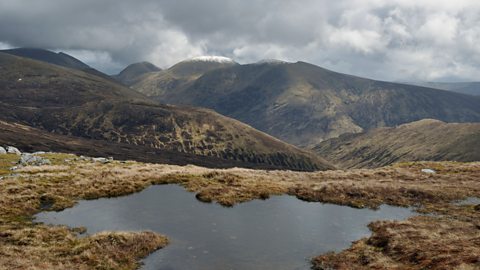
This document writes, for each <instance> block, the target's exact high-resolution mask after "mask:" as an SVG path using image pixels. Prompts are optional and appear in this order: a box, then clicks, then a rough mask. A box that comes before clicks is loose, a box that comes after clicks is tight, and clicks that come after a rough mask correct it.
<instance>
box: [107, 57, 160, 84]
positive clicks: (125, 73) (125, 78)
mask: <svg viewBox="0 0 480 270" xmlns="http://www.w3.org/2000/svg"><path fill="white" fill-rule="evenodd" d="M157 71H161V69H160V68H159V67H157V66H155V65H154V64H152V63H149V62H140V63H135V64H131V65H129V66H127V67H126V68H125V69H123V70H122V71H121V72H120V73H119V74H117V75H114V76H113V77H114V78H115V79H117V80H118V81H119V82H121V83H123V84H125V85H128V86H130V85H132V84H135V83H136V82H138V80H139V79H140V77H141V76H143V75H145V74H147V73H150V72H157Z"/></svg>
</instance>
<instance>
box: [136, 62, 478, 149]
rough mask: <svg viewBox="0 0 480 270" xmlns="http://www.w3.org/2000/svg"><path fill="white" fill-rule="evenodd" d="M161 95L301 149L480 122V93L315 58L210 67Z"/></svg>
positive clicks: (152, 93) (161, 98)
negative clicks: (414, 126)
mask: <svg viewBox="0 0 480 270" xmlns="http://www.w3.org/2000/svg"><path fill="white" fill-rule="evenodd" d="M134 87H135V88H136V89H137V90H138V91H141V92H144V93H145V94H147V95H150V96H152V97H153V98H155V99H156V100H159V101H161V102H165V103H170V104H188V105H194V106H200V107H206V108H211V109H214V110H215V111H217V112H219V113H221V114H223V115H226V116H229V117H233V118H235V119H238V120H240V121H242V122H245V123H248V124H250V125H252V126H253V127H254V128H257V129H259V130H261V131H264V132H266V133H268V134H270V135H273V136H275V137H277V138H280V139H281V140H284V141H287V142H289V143H292V144H294V145H297V146H301V147H311V146H314V145H316V144H318V143H319V142H321V141H323V140H325V139H328V138H333V137H337V136H339V135H341V134H344V133H358V132H362V131H364V130H369V129H372V128H376V127H382V126H395V125H398V124H403V123H408V122H412V121H416V120H420V119H424V118H435V119H440V120H442V121H446V122H476V121H480V98H476V97H475V98H472V97H471V96H466V95H462V94H457V93H452V92H447V91H441V90H435V89H430V88H424V87H418V86H412V85H405V84H398V83H389V82H382V81H375V80H369V79H364V78H359V77H355V76H350V75H345V74H340V73H336V72H333V71H329V70H326V69H323V68H320V67H318V66H315V65H311V64H308V63H303V62H297V63H284V62H273V61H269V62H265V63H257V64H249V65H235V66H232V67H227V68H221V69H216V70H212V71H209V72H207V73H205V74H204V75H202V76H201V77H199V78H198V79H196V80H195V81H192V82H190V83H189V84H188V85H187V86H185V85H184V86H180V87H175V85H172V87H171V89H170V90H168V91H167V90H165V88H162V90H161V91H152V90H151V89H144V88H142V87H143V85H142V82H139V83H138V84H136V85H135V86H134Z"/></svg>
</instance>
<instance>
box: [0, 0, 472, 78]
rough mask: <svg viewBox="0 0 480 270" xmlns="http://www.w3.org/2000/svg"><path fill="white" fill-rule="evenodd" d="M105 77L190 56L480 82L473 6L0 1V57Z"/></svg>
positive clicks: (429, 1) (449, 0) (408, 0)
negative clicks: (13, 51)
mask: <svg viewBox="0 0 480 270" xmlns="http://www.w3.org/2000/svg"><path fill="white" fill-rule="evenodd" d="M8 47H40V48H46V49H52V50H56V51H64V52H67V53H69V54H71V55H73V56H75V57H77V58H79V59H81V60H83V61H85V62H86V63H87V64H89V65H91V66H93V67H95V68H98V69H100V70H102V71H105V72H107V73H115V72H117V71H118V70H120V69H121V68H123V67H124V66H125V65H127V64H130V63H133V62H138V61H150V62H152V63H154V64H156V65H158V66H160V67H162V68H165V67H168V66H170V65H172V64H174V63H176V62H178V61H180V60H183V59H186V58H190V57H194V56H199V55H223V56H227V57H231V58H233V59H234V60H236V61H237V62H239V63H249V62H256V61H258V60H260V59H265V58H275V59H282V60H287V61H298V60H302V61H306V62H310V63H314V64H317V65H319V66H322V67H326V68H329V69H332V70H335V71H340V72H344V73H350V74H355V75H360V76H365V77H370V78H376V79H384V80H443V81H448V80H475V81H480V1H478V0H455V1H453V0H443V1H442V0H331V1H327V0H301V1H299V0H291V1H290V0H283V1H282V0H255V1H246V0H201V1H200V0H175V1H173V0H136V1H126V0H81V1H80V0H34V1H32V0H0V48H8Z"/></svg>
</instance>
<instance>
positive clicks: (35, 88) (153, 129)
mask: <svg viewBox="0 0 480 270" xmlns="http://www.w3.org/2000/svg"><path fill="white" fill-rule="evenodd" d="M0 67H1V68H0V105H1V106H0V119H1V120H4V121H7V122H10V123H19V124H24V125H28V126H32V127H35V128H40V129H44V130H47V131H50V132H54V133H57V134H62V135H71V136H77V137H82V138H87V139H96V140H105V141H109V142H116V143H126V144H130V145H140V146H145V147H149V148H151V149H157V150H160V149H165V150H168V151H176V152H181V153H188V154H194V155H202V156H211V157H217V158H221V159H225V160H234V161H239V162H244V163H255V164H263V165H266V166H276V167H282V168H290V169H298V170H313V169H325V168H330V166H329V165H328V164H327V163H326V162H324V161H323V160H321V159H319V158H317V157H316V156H314V155H313V154H310V153H309V152H305V151H302V150H299V149H297V148H295V147H293V146H291V145H288V144H285V143H283V142H281V141H279V140H277V139H275V138H273V137H270V136H268V135H266V134H264V133H262V132H259V131H257V130H254V129H252V128H251V127H249V126H247V125H245V124H242V123H240V122H238V121H236V120H233V119H229V118H227V117H224V116H221V115H219V114H217V113H215V112H213V111H210V110H206V109H198V108H191V107H176V106H167V105H160V104H157V103H155V102H153V101H149V100H147V99H146V98H145V97H144V96H143V95H141V94H139V93H137V92H135V91H132V90H131V89H129V88H126V87H123V86H121V85H119V84H117V83H114V82H111V81H108V80H104V79H102V78H100V77H97V76H92V75H90V74H87V73H85V72H82V71H77V70H72V69H66V68H62V67H59V66H55V65H50V64H46V63H43V62H38V61H33V60H29V59H25V58H20V57H15V56H11V55H8V54H2V53H0Z"/></svg>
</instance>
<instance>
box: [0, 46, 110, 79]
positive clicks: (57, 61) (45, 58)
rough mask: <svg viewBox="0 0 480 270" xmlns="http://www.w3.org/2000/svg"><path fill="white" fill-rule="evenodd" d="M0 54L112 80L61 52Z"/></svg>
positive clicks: (33, 50) (24, 50)
mask: <svg viewBox="0 0 480 270" xmlns="http://www.w3.org/2000/svg"><path fill="white" fill-rule="evenodd" d="M0 53H8V54H11V55H15V56H20V57H25V58H29V59H33V60H38V61H42V62H45V63H50V64H54V65H58V66H62V67H66V68H72V69H77V70H81V71H84V72H87V73H90V74H93V75H96V76H99V77H102V78H104V79H108V80H112V78H111V77H110V76H108V75H107V74H105V73H103V72H100V71H98V70H96V69H94V68H92V67H90V66H89V65H87V64H85V63H83V62H82V61H80V60H78V59H77V58H75V57H73V56H71V55H68V54H66V53H63V52H59V53H55V52H52V51H49V50H44V49H38V48H16V49H8V50H0Z"/></svg>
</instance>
